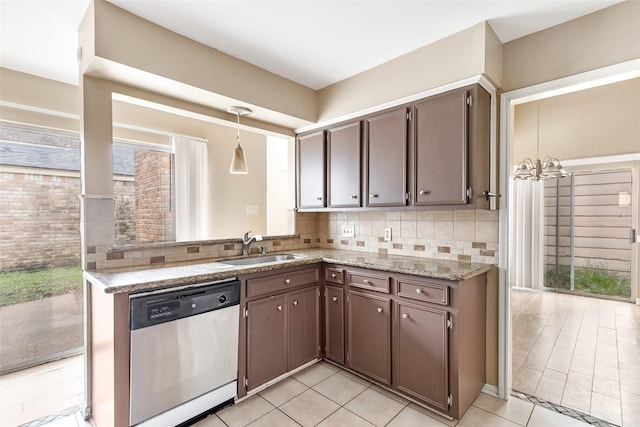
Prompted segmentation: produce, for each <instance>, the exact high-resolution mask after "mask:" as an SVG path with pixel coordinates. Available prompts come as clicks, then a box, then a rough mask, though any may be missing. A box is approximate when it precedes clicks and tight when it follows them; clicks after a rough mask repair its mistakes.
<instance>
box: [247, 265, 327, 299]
mask: <svg viewBox="0 0 640 427" xmlns="http://www.w3.org/2000/svg"><path fill="white" fill-rule="evenodd" d="M319 278H320V277H319V272H318V268H309V269H306V270H297V271H292V272H290V273H280V274H275V275H273V276H266V277H259V278H256V279H248V280H247V298H251V297H254V296H256V295H264V294H272V293H274V292H278V291H281V290H284V289H288V288H293V287H295V286H300V285H306V284H309V283H315V282H318V281H319Z"/></svg>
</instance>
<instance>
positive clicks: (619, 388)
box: [498, 67, 640, 425]
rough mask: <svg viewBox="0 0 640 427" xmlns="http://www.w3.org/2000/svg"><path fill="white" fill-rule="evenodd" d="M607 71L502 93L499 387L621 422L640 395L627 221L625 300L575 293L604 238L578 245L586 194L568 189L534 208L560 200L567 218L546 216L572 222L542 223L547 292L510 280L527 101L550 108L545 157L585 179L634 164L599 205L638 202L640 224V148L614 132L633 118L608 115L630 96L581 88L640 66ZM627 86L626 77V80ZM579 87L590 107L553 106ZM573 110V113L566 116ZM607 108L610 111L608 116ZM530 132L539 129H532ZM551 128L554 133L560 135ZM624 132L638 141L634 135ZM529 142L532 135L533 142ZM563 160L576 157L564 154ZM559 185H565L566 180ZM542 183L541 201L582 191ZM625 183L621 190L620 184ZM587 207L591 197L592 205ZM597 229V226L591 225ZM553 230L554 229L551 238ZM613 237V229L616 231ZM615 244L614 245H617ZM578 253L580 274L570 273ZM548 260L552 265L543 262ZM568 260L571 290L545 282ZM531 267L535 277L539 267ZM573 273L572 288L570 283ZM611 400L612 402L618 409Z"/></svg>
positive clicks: (633, 256)
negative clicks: (612, 98)
mask: <svg viewBox="0 0 640 427" xmlns="http://www.w3.org/2000/svg"><path fill="white" fill-rule="evenodd" d="M622 68H624V67H622ZM603 72H604V71H603V70H599V73H584V74H583V75H579V76H572V77H571V78H567V79H561V80H559V81H554V82H549V83H548V84H543V85H539V86H536V87H531V88H526V89H521V90H518V91H514V92H511V93H506V94H503V95H502V102H501V111H502V117H501V122H502V127H501V132H502V133H501V135H502V136H501V142H502V143H501V158H502V159H506V160H505V161H503V162H502V169H501V183H502V184H501V185H502V187H501V192H502V194H503V199H502V200H501V202H502V206H501V209H502V210H501V233H500V234H501V236H500V250H501V254H500V256H501V260H500V261H501V262H500V265H501V286H500V292H501V294H500V317H501V318H500V326H499V336H500V338H501V340H502V341H501V343H500V357H499V363H500V373H501V375H502V376H503V377H501V379H500V381H499V390H498V391H499V393H500V394H501V396H504V397H507V396H508V395H510V394H511V393H512V391H514V390H518V389H520V390H525V393H527V394H531V395H535V396H538V397H536V398H538V399H541V400H546V401H547V402H550V403H553V404H557V405H561V406H563V407H564V408H569V409H571V410H577V411H579V412H582V413H584V414H587V415H588V414H591V415H593V416H595V417H598V418H600V419H605V420H608V421H609V422H612V423H614V424H618V425H629V424H628V423H627V420H628V419H629V417H631V419H633V417H634V414H635V413H636V412H637V411H636V408H637V407H638V403H639V402H640V400H639V397H638V394H637V390H636V391H634V390H635V389H637V387H635V389H634V388H633V385H631V384H636V385H637V381H638V380H639V378H638V376H637V367H635V365H634V363H637V362H638V361H640V353H639V351H638V343H639V342H640V334H639V332H638V331H640V307H638V306H637V305H634V304H629V302H628V301H629V299H630V298H629V296H628V294H629V293H630V294H631V295H630V297H631V300H632V301H635V298H636V293H637V277H638V276H637V268H638V267H637V259H638V255H637V248H636V247H635V246H637V245H632V244H631V238H630V237H631V236H630V233H631V232H630V228H629V226H628V225H627V227H626V231H625V235H626V236H624V239H625V242H626V243H625V244H626V245H627V247H630V248H631V249H630V267H629V271H630V274H629V276H630V291H627V292H626V295H625V296H624V297H623V298H624V299H625V301H624V302H623V301H612V300H610V299H600V298H584V297H582V296H578V295H574V294H571V293H572V292H574V293H575V292H576V281H577V274H576V273H577V270H578V267H582V265H579V264H578V263H579V258H592V261H593V262H594V263H596V262H595V261H596V258H597V256H596V255H595V252H598V251H600V252H601V249H602V248H598V247H597V245H595V243H596V242H594V240H595V239H601V238H604V236H603V235H602V234H600V235H597V236H595V237H594V236H580V237H581V238H583V237H584V238H585V239H589V240H590V243H589V244H588V245H583V246H585V247H582V248H581V249H580V250H579V251H578V243H581V244H582V243H585V242H584V241H583V242H578V241H577V237H578V230H577V227H576V224H577V222H578V215H577V214H578V210H577V209H576V208H577V206H578V202H576V200H575V197H568V198H567V201H568V204H566V205H564V206H563V205H562V202H560V201H559V200H557V199H556V200H557V201H556V204H558V205H559V206H558V207H553V208H550V207H547V212H545V211H544V209H545V205H544V203H543V202H540V203H538V205H535V206H533V208H534V209H541V210H542V213H541V214H540V215H542V216H543V217H544V216H545V214H546V216H547V217H556V215H557V213H556V210H558V208H559V210H558V212H564V214H566V218H565V219H567V220H568V221H569V224H568V225H567V224H563V223H562V222H561V221H558V222H557V223H554V222H551V221H550V219H551V218H547V219H548V221H547V224H546V225H548V226H550V227H558V228H561V227H563V226H564V227H566V229H565V230H564V231H565V232H566V233H567V234H566V235H562V234H561V233H560V234H557V233H555V234H553V236H551V233H550V232H551V230H547V228H548V227H545V226H544V225H545V223H544V222H543V223H542V226H540V227H539V230H534V231H535V232H536V238H538V239H539V241H540V242H543V244H540V245H538V246H539V249H540V251H539V252H536V254H537V255H538V257H539V261H538V262H537V263H530V264H529V267H530V268H533V267H539V276H538V277H539V278H541V279H543V280H537V281H536V282H537V283H539V286H540V288H541V289H542V291H537V292H531V291H522V290H515V289H514V288H513V287H512V282H511V275H512V273H513V268H514V263H513V255H514V254H519V253H518V248H517V246H516V245H515V242H514V241H513V236H514V233H515V232H516V231H515V230H516V229H517V228H515V227H514V217H517V215H515V214H514V205H513V203H514V200H513V199H514V198H516V197H517V194H516V193H515V192H514V187H515V185H514V181H513V180H512V179H511V175H512V171H511V168H512V167H514V165H517V164H518V161H517V160H522V158H525V157H528V156H531V157H533V155H532V154H531V152H529V153H527V152H523V147H526V146H525V145H523V141H522V140H521V139H520V140H519V138H522V137H523V135H522V134H518V133H517V132H516V129H515V128H516V126H514V121H515V110H516V106H518V107H520V106H522V105H524V104H527V103H530V105H531V106H535V102H536V101H542V102H545V108H544V109H541V110H542V111H543V113H544V114H546V117H543V123H544V126H548V127H547V129H545V131H547V132H548V133H546V134H543V133H542V132H541V135H543V136H544V138H542V137H541V139H542V140H543V141H546V143H547V147H543V148H542V149H540V150H539V151H540V152H541V153H542V154H543V156H544V155H554V156H557V157H559V158H560V159H563V161H562V164H563V165H564V166H565V167H566V169H567V170H569V171H571V172H573V173H574V179H577V177H578V173H585V174H587V173H589V174H591V173H594V172H595V173H600V172H602V174H601V175H600V176H599V179H601V180H602V179H604V177H606V176H608V175H609V174H610V173H612V171H613V170H623V169H627V170H629V169H630V170H631V171H632V172H631V175H632V181H631V191H630V193H631V194H630V196H627V195H626V194H617V195H616V196H615V199H616V201H617V203H615V205H616V209H613V205H614V203H613V202H612V200H613V198H614V197H613V194H609V195H608V196H605V195H604V194H598V195H597V197H601V196H605V198H608V199H609V202H608V203H607V204H610V206H606V207H605V208H603V209H601V208H599V207H598V208H597V209H598V210H600V211H601V212H604V211H614V210H618V211H619V210H620V209H618V208H620V205H627V204H630V207H631V219H630V221H629V222H627V224H629V223H630V224H631V225H633V226H634V227H635V228H637V226H638V218H637V205H635V207H634V198H635V199H637V198H638V194H639V193H638V186H637V169H638V166H639V165H640V153H638V152H637V148H635V147H631V148H628V149H623V148H622V146H623V145H624V142H623V140H624V139H625V137H624V136H623V137H617V136H616V135H617V134H616V131H617V130H618V131H619V130H620V129H627V130H629V129H630V127H629V124H628V122H627V124H626V125H624V124H617V123H618V122H617V121H616V118H615V117H613V116H607V114H609V113H608V112H613V111H615V112H618V111H620V108H622V107H621V105H622V104H618V105H614V106H611V105H609V106H608V105H607V104H606V102H607V100H606V99H604V98H601V97H598V96H593V95H591V97H589V96H587V95H584V96H583V91H584V92H586V90H585V87H591V88H603V89H602V90H603V91H604V90H605V89H604V88H605V87H608V85H614V84H615V83H617V82H627V81H628V82H629V83H628V84H629V85H637V83H635V82H633V79H634V78H635V77H637V75H638V74H637V72H638V70H636V72H635V74H633V75H632V76H630V75H629V74H627V75H626V76H624V77H622V75H621V74H618V73H617V72H616V71H615V67H611V70H607V73H609V74H608V75H609V76H610V77H611V79H610V80H607V81H605V80H603V79H602V73H603ZM596 74H597V75H596ZM622 86H623V85H620V86H619V87H622ZM632 87H633V88H635V89H633V90H631V91H629V92H627V93H628V94H632V93H637V86H632ZM558 88H561V89H558ZM574 92H575V93H580V95H581V96H583V97H582V98H581V101H583V102H584V103H590V104H591V109H590V110H586V109H585V108H586V106H585V105H583V104H581V103H580V102H577V101H576V100H572V102H570V103H565V104H562V102H560V103H558V105H557V106H556V109H555V110H553V109H552V108H551V107H550V106H549V104H550V103H551V102H553V98H554V97H556V96H559V95H565V94H572V93H574ZM600 93H601V92H600ZM590 98H591V99H590ZM629 99H630V98H629ZM528 108H529V109H530V110H532V111H533V113H532V112H531V111H530V112H529V117H534V119H533V121H532V123H533V125H532V126H530V128H533V132H531V133H530V135H528V136H529V141H528V144H529V147H531V144H532V145H533V147H534V149H533V151H535V144H536V142H535V136H536V133H535V129H536V122H535V111H536V109H535V108H532V107H528ZM622 110H624V111H627V112H628V111H637V105H636V104H633V105H632V106H631V109H630V110H627V109H625V108H622ZM565 112H567V114H568V115H565ZM611 114H613V113H611ZM601 116H607V117H606V119H605V118H604V117H601ZM591 121H599V123H600V125H601V126H600V127H599V128H597V132H594V131H593V127H592V126H591V124H592V123H591ZM596 126H597V125H596ZM631 128H633V127H631ZM541 130H542V129H541ZM591 133H597V135H592V134H591ZM531 134H532V135H533V137H531ZM550 135H551V137H550ZM525 136H526V135H525ZM553 136H555V137H556V138H553ZM626 139H627V140H629V141H630V139H629V138H626ZM524 142H525V143H527V142H526V141H524ZM622 153H628V154H622ZM516 159H517V160H516ZM564 159H575V160H570V161H566V160H564ZM514 162H515V163H514ZM598 164H603V165H598ZM592 178H593V177H592ZM610 184H613V183H606V185H603V186H602V188H604V187H607V186H610ZM563 185H566V186H567V188H562V186H563ZM557 187H560V189H558V188H557ZM583 190H584V189H582V190H581V191H583ZM539 191H540V193H541V194H542V196H541V197H539V198H537V197H536V198H535V200H544V194H545V192H547V193H550V194H547V197H552V198H553V197H555V193H554V192H558V191H560V192H561V193H562V192H564V191H568V192H569V193H571V191H573V195H574V196H575V195H576V194H577V193H578V190H577V188H576V182H575V181H574V184H573V189H572V188H571V183H569V184H568V185H567V184H564V183H562V184H560V183H556V186H555V187H554V186H550V188H548V189H546V190H545V188H544V184H543V185H542V188H541V189H539ZM625 192H626V191H624V190H623V191H620V192H619V193H625ZM614 194H615V193H614ZM593 198H594V197H592V199H593ZM572 199H573V200H574V202H573V209H574V210H573V213H572V212H571V209H572V207H571V200H572ZM531 200H533V199H531ZM621 201H622V203H621ZM563 202H564V201H563ZM629 202H630V203H629ZM583 206H584V208H581V210H583V211H586V210H588V209H591V210H593V209H596V208H595V207H594V206H590V205H588V204H586V203H583ZM586 206H589V208H587V207H586ZM617 215H620V213H619V212H618V213H617ZM558 216H561V215H558ZM585 216H586V215H585ZM591 216H594V215H591ZM605 216H606V215H605ZM623 217H624V214H623ZM517 218H518V217H517ZM518 219H523V218H518ZM571 220H573V221H574V224H573V226H571V224H570V222H571ZM601 220H602V219H601ZM612 220H613V218H610V220H606V221H607V222H611V221H612ZM616 220H620V217H617V219H616ZM625 221H627V219H625ZM607 225H609V224H607ZM591 228H598V227H595V226H592V227H591ZM570 231H571V233H570ZM545 233H547V237H546V239H545ZM618 235H619V236H620V237H617V238H618V239H623V237H622V235H621V234H620V232H619V233H618ZM571 237H573V239H574V242H573V255H572V253H571V246H572V243H571ZM607 238H611V236H609V237H607ZM545 240H546V241H545ZM556 240H557V242H556ZM600 243H601V241H600ZM618 243H621V242H618ZM563 244H564V247H563ZM545 246H553V248H554V250H557V253H554V252H553V251H551V250H550V249H549V250H547V251H545V250H544V249H545ZM556 248H557V249H556ZM608 249H609V250H611V248H608ZM585 254H589V255H590V256H588V257H586V256H584V255H585ZM620 254H621V253H620V252H618V253H616V256H610V257H609V258H603V257H601V258H600V262H597V263H596V264H604V263H605V262H606V264H608V266H607V268H606V269H605V268H601V269H600V270H611V265H612V264H613V263H610V262H609V261H614V260H618V258H621V257H620V256H619V255H620ZM563 255H564V256H565V258H566V259H565V260H563V259H562V256H563ZM556 256H557V257H558V260H557V261H556V259H555V258H556ZM548 258H551V259H548ZM572 259H573V269H574V271H573V274H571V263H572ZM564 261H566V265H563V262H564ZM580 261H583V260H580ZM634 263H635V264H634ZM545 266H546V267H548V268H546V269H545ZM565 266H566V269H567V270H569V274H568V275H567V276H568V285H567V288H568V289H567V290H566V291H564V290H563V286H561V285H559V284H558V283H556V282H554V283H553V284H551V283H550V282H548V281H547V282H545V280H544V279H545V277H546V276H548V275H552V274H553V277H554V278H555V277H556V275H555V271H556V269H557V270H558V275H557V276H560V272H561V269H560V267H565ZM549 269H551V270H553V271H552V272H548V271H547V270H549ZM624 270H626V268H624ZM620 273H621V272H620V271H616V273H615V275H616V276H619V275H620ZM523 276H531V274H526V275H523ZM572 276H573V284H574V290H573V291H571V277H572ZM549 286H552V289H553V290H557V291H558V292H544V290H545V289H547V290H548V288H549ZM591 293H594V292H591ZM523 330H528V332H531V333H529V334H522V333H520V332H522V331H523ZM558 344H564V345H558ZM527 347H528V349H527ZM525 349H526V352H525ZM523 368H524V369H523ZM527 370H528V373H529V374H530V375H529V376H528V377H527V378H525V377H523V376H521V375H519V373H521V372H525V371H527ZM533 371H536V372H533ZM523 378H524V379H523ZM612 408H613V410H611V409H612ZM634 411H635V412H634ZM623 421H624V422H623ZM631 424H633V423H631Z"/></svg>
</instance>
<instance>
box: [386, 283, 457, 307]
mask: <svg viewBox="0 0 640 427" xmlns="http://www.w3.org/2000/svg"><path fill="white" fill-rule="evenodd" d="M397 285H398V286H397V290H398V291H397V292H398V295H399V296H401V297H406V298H412V299H417V300H420V301H426V302H431V303H434V304H440V305H449V287H448V286H447V285H440V284H438V283H429V282H421V281H410V280H404V279H398V280H397Z"/></svg>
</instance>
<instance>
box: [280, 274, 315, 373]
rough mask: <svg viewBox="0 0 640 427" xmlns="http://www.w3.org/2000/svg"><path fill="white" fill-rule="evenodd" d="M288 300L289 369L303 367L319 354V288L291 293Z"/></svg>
mask: <svg viewBox="0 0 640 427" xmlns="http://www.w3.org/2000/svg"><path fill="white" fill-rule="evenodd" d="M287 299H288V313H287V314H288V317H289V318H288V321H287V326H288V327H287V329H288V332H289V333H288V335H289V337H288V343H287V344H288V357H287V369H288V370H289V371H290V370H292V369H295V368H297V367H298V366H301V365H303V364H305V363H307V362H309V361H311V360H313V359H315V358H316V357H318V352H319V342H320V331H319V315H320V313H319V301H318V287H317V286H313V287H310V288H306V289H302V290H299V291H294V292H291V293H289V294H288V295H287Z"/></svg>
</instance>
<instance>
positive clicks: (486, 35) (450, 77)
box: [318, 23, 501, 121]
mask: <svg viewBox="0 0 640 427" xmlns="http://www.w3.org/2000/svg"><path fill="white" fill-rule="evenodd" d="M488 41H489V42H490V43H491V52H492V54H491V55H489V56H488V57H487V56H485V45H486V43H487V42H488ZM499 50H500V49H499V48H498V49H496V43H495V34H493V31H492V30H491V29H490V28H489V26H488V25H487V24H486V23H480V24H477V25H474V26H473V27H471V28H468V29H466V30H464V31H461V32H459V33H457V34H454V35H452V36H450V37H447V38H445V39H442V40H439V41H437V42H434V43H432V44H429V45H427V46H424V47H421V48H419V49H417V50H415V51H413V52H410V53H407V54H405V55H402V56H400V57H398V58H395V59H392V60H390V61H388V62H386V63H384V64H382V65H379V66H377V67H375V68H372V69H370V70H367V71H364V72H362V73H360V74H357V75H355V76H353V77H350V78H347V79H345V80H342V81H340V82H338V83H335V84H333V85H331V86H327V87H326V88H324V89H321V90H320V91H318V105H319V116H318V121H327V120H330V119H335V118H337V117H340V116H343V115H346V114H349V113H353V112H356V111H360V110H363V109H367V108H372V107H375V106H377V105H380V104H383V103H385V102H391V101H395V100H397V99H400V98H403V97H407V96H410V95H414V94H417V93H420V92H423V91H426V90H429V89H434V88H437V87H439V86H443V85H445V84H448V83H452V82H456V81H458V80H462V79H465V78H468V77H473V76H477V75H479V74H482V73H485V72H486V71H488V70H487V66H486V65H487V64H486V62H487V60H489V61H491V63H492V65H491V67H489V68H490V70H489V71H496V70H499V69H500V68H501V67H499V66H496V64H495V60H496V58H498V57H499V56H500V52H499ZM496 74H498V73H496ZM492 77H493V78H494V79H496V80H499V79H500V76H499V75H495V76H492Z"/></svg>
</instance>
